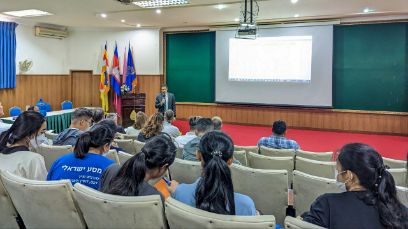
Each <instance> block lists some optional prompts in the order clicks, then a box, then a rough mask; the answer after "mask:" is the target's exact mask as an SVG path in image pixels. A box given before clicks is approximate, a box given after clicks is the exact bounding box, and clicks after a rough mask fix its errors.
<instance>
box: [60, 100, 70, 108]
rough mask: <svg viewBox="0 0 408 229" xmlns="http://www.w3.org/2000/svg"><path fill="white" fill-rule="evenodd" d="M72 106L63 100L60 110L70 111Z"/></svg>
mask: <svg viewBox="0 0 408 229" xmlns="http://www.w3.org/2000/svg"><path fill="white" fill-rule="evenodd" d="M72 108H73V105H72V102H71V101H69V100H65V101H64V102H62V103H61V109H62V110H68V109H72Z"/></svg>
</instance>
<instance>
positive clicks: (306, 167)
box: [295, 156, 336, 179]
mask: <svg viewBox="0 0 408 229" xmlns="http://www.w3.org/2000/svg"><path fill="white" fill-rule="evenodd" d="M295 169H296V170H299V171H300V172H304V173H307V174H310V175H313V176H318V177H326V178H329V179H334V171H335V170H336V162H334V161H316V160H311V159H307V158H303V157H298V156H296V160H295Z"/></svg>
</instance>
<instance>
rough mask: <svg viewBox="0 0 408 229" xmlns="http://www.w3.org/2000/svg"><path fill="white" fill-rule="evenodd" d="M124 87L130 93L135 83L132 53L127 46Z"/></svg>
mask: <svg viewBox="0 0 408 229" xmlns="http://www.w3.org/2000/svg"><path fill="white" fill-rule="evenodd" d="M126 68H127V69H126V81H125V83H126V85H127V86H128V87H129V89H130V91H134V90H135V89H136V88H134V87H133V85H136V84H135V81H136V70H135V63H134V61H133V51H132V49H131V48H130V45H129V50H128V56H127V66H126Z"/></svg>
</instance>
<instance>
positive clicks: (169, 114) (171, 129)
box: [163, 110, 181, 138]
mask: <svg viewBox="0 0 408 229" xmlns="http://www.w3.org/2000/svg"><path fill="white" fill-rule="evenodd" d="M174 120H175V119H174V112H173V111H172V110H167V111H166V112H164V122H163V132H164V133H167V134H169V135H170V136H171V137H172V138H177V137H178V136H180V135H181V134H180V130H179V128H177V127H176V126H174V125H172V123H173V122H174Z"/></svg>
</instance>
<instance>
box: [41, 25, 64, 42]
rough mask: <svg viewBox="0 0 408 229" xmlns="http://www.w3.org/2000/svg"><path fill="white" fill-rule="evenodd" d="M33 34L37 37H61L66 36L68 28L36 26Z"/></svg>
mask: <svg viewBox="0 0 408 229" xmlns="http://www.w3.org/2000/svg"><path fill="white" fill-rule="evenodd" d="M35 35H36V36H37V37H48V38H54V39H63V38H66V37H68V30H67V29H66V28H65V29H54V28H47V27H40V26H36V27H35Z"/></svg>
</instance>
